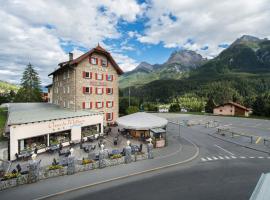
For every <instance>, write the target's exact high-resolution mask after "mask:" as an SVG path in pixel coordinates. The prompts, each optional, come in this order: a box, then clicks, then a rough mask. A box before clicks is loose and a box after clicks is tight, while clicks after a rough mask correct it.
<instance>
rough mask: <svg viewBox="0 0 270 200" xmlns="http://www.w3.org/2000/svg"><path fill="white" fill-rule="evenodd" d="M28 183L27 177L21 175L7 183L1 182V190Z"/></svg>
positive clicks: (6, 181)
mask: <svg viewBox="0 0 270 200" xmlns="http://www.w3.org/2000/svg"><path fill="white" fill-rule="evenodd" d="M26 183H27V175H21V176H19V177H17V178H12V179H9V180H5V181H0V190H5V189H8V188H11V187H15V186H18V185H23V184H26Z"/></svg>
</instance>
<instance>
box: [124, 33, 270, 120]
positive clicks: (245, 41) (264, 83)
mask: <svg viewBox="0 0 270 200" xmlns="http://www.w3.org/2000/svg"><path fill="white" fill-rule="evenodd" d="M182 54H183V53H182ZM177 57H178V56H177ZM170 58H172V59H169V60H168V61H167V62H166V63H165V64H163V65H162V66H166V67H165V68H166V69H168V66H170V65H171V63H173V64H172V65H174V63H176V61H175V60H177V59H175V56H174V55H173V54H172V55H171V57H170ZM185 58H186V57H185ZM170 60H171V61H170ZM194 60H195V59H194ZM194 60H193V59H192V61H194ZM181 61H182V62H181V64H182V65H181V66H183V63H184V62H183V59H182V60H181ZM199 61H200V59H199ZM187 63H188V62H187ZM199 63H200V62H199ZM202 63H203V64H202V65H201V66H194V67H192V65H190V64H189V65H188V66H189V67H190V68H191V70H189V71H188V72H187V76H185V77H183V78H182V79H175V80H168V79H156V80H155V81H151V82H149V83H147V84H144V85H141V86H139V87H132V90H131V95H132V96H133V97H134V98H138V99H143V100H144V101H150V102H156V101H157V100H158V101H159V102H165V103H170V102H171V99H172V98H174V97H175V96H179V95H185V94H190V93H192V94H194V95H197V96H199V97H202V98H205V99H207V98H213V99H214V101H215V103H217V104H220V103H223V102H226V101H229V100H231V101H238V102H240V103H242V104H244V105H246V106H248V107H251V106H252V105H253V104H254V102H255V100H256V98H257V97H259V96H260V95H262V94H264V93H267V92H269V91H270V41H269V40H268V39H266V38H265V39H259V38H256V37H254V36H248V35H244V36H242V37H240V38H238V39H236V40H235V41H234V42H233V43H232V44H231V45H230V46H229V47H228V48H227V49H225V50H223V51H222V52H221V53H220V54H219V55H218V56H217V57H215V58H213V59H211V60H208V61H205V60H203V61H202ZM177 66H179V65H177ZM161 68H162V67H161ZM122 93H123V96H125V95H127V90H126V89H123V90H122ZM269 95H270V94H269ZM269 115H270V113H269Z"/></svg>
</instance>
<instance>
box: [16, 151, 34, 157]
mask: <svg viewBox="0 0 270 200" xmlns="http://www.w3.org/2000/svg"><path fill="white" fill-rule="evenodd" d="M31 156H32V151H21V152H20V154H18V158H19V159H20V158H21V159H27V158H29V157H31Z"/></svg>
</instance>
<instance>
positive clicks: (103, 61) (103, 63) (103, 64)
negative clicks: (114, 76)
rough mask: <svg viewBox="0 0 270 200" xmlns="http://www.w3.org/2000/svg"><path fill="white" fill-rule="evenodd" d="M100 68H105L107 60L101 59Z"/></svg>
mask: <svg viewBox="0 0 270 200" xmlns="http://www.w3.org/2000/svg"><path fill="white" fill-rule="evenodd" d="M101 66H102V67H107V59H106V58H102V59H101Z"/></svg>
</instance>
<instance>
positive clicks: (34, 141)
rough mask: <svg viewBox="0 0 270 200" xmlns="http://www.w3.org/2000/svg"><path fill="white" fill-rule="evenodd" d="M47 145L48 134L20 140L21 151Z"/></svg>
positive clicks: (41, 147)
mask: <svg viewBox="0 0 270 200" xmlns="http://www.w3.org/2000/svg"><path fill="white" fill-rule="evenodd" d="M46 146H47V135H42V136H38V137H32V138H27V139H23V140H19V153H21V152H22V151H34V150H35V149H38V150H39V149H43V148H45V147H46Z"/></svg>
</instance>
